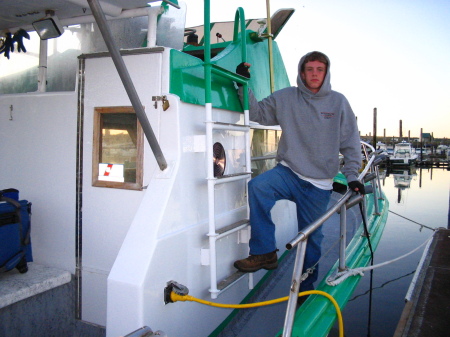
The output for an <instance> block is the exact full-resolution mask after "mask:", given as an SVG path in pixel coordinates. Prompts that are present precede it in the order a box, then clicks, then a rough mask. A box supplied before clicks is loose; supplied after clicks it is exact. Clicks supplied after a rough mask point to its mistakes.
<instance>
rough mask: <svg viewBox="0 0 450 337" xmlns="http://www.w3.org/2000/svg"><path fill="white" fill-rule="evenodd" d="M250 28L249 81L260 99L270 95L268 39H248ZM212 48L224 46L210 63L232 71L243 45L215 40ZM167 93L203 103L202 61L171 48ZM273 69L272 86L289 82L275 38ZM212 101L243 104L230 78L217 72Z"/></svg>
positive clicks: (236, 107) (229, 106) (223, 106)
mask: <svg viewBox="0 0 450 337" xmlns="http://www.w3.org/2000/svg"><path fill="white" fill-rule="evenodd" d="M251 32H252V31H246V36H247V38H246V43H247V62H249V63H250V64H251V65H252V70H251V74H252V75H251V76H252V77H251V79H250V80H249V81H248V86H249V88H251V89H252V91H253V93H254V94H255V97H256V99H258V100H261V99H263V98H265V97H267V96H269V95H270V76H269V67H268V62H261V60H267V59H268V55H269V54H268V53H269V52H268V47H267V43H264V42H262V43H260V42H255V41H253V40H251V39H250V37H249V35H250V33H251ZM211 48H212V49H215V48H225V49H223V50H222V51H221V52H220V53H219V54H218V55H217V56H215V57H214V58H213V59H212V60H211V63H212V64H214V65H215V66H218V67H221V68H224V69H226V70H228V71H230V72H233V73H234V72H235V70H236V66H237V65H238V64H239V63H241V62H242V61H241V60H242V52H241V51H242V46H241V45H240V40H239V41H238V42H226V43H223V42H221V43H217V44H212V45H211ZM202 50H204V47H202V46H186V48H185V51H186V52H189V51H202ZM170 53H171V54H170V57H171V60H170V64H171V68H170V89H169V91H170V93H172V94H175V95H177V96H179V97H180V99H181V100H182V101H183V102H186V103H192V104H199V105H204V104H205V82H204V81H205V77H204V69H203V62H202V60H201V59H199V58H197V57H194V56H192V55H189V54H187V53H184V52H181V51H178V50H174V49H172V50H171V51H170ZM273 53H274V65H275V69H277V71H276V73H275V90H278V89H282V88H285V87H288V86H290V83H289V79H288V76H287V73H286V70H285V67H284V63H283V59H282V56H281V53H280V51H279V49H278V46H277V44H276V42H275V41H274V43H273ZM211 80H212V86H211V101H212V102H211V103H212V105H213V107H215V108H219V109H227V110H232V111H242V110H243V108H242V105H241V102H240V101H239V97H238V95H237V94H236V88H235V86H234V83H233V80H231V79H227V78H223V77H222V76H219V75H217V74H212V77H211Z"/></svg>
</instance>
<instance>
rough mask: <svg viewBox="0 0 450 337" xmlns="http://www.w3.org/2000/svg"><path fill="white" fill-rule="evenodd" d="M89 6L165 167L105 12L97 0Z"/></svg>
mask: <svg viewBox="0 0 450 337" xmlns="http://www.w3.org/2000/svg"><path fill="white" fill-rule="evenodd" d="M87 1H88V3H89V7H90V8H91V11H92V14H93V15H94V18H95V21H96V22H97V25H98V28H99V29H100V32H101V33H102V36H103V39H104V40H105V43H106V46H107V47H108V51H109V53H110V54H111V58H112V60H113V62H114V65H115V66H116V69H117V72H118V73H119V76H120V79H121V80H122V83H123V86H124V88H125V90H126V92H127V94H128V97H129V99H130V101H131V104H132V105H133V108H134V111H135V112H136V116H137V118H138V119H139V122H140V123H141V126H142V130H143V131H144V134H145V136H146V137H147V141H148V143H149V144H150V147H151V149H152V151H153V154H154V155H155V158H156V161H157V163H158V165H159V168H160V169H161V170H164V169H166V168H167V162H166V159H165V158H164V155H163V153H162V151H161V148H160V146H159V144H158V140H157V139H156V137H155V134H154V133H153V130H152V127H151V125H150V122H149V121H148V118H147V115H146V114H145V111H144V108H143V107H142V103H141V100H140V99H139V96H138V94H137V92H136V88H135V87H134V84H133V81H132V80H131V77H130V74H129V73H128V70H127V67H126V66H125V62H124V61H123V58H122V55H120V52H119V48H117V46H116V44H115V42H114V40H113V38H112V34H111V30H110V29H109V26H108V24H107V22H106V17H105V14H104V13H103V11H102V8H101V6H100V4H99V2H98V0H87Z"/></svg>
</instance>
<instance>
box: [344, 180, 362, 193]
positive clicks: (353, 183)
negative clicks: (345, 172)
mask: <svg viewBox="0 0 450 337" xmlns="http://www.w3.org/2000/svg"><path fill="white" fill-rule="evenodd" d="M348 187H350V188H351V189H352V190H353V191H355V192H358V193H359V194H362V195H364V194H366V190H365V189H364V185H363V184H362V183H360V182H359V181H358V180H354V181H350V182H349V183H348Z"/></svg>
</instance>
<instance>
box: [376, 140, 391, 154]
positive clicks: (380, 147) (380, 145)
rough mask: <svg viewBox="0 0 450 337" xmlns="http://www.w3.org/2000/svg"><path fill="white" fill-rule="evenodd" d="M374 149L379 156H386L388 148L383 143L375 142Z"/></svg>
mask: <svg viewBox="0 0 450 337" xmlns="http://www.w3.org/2000/svg"><path fill="white" fill-rule="evenodd" d="M375 149H376V150H377V152H378V153H379V154H383V155H386V156H387V155H388V147H387V145H386V144H385V143H383V142H377V144H376V145H375Z"/></svg>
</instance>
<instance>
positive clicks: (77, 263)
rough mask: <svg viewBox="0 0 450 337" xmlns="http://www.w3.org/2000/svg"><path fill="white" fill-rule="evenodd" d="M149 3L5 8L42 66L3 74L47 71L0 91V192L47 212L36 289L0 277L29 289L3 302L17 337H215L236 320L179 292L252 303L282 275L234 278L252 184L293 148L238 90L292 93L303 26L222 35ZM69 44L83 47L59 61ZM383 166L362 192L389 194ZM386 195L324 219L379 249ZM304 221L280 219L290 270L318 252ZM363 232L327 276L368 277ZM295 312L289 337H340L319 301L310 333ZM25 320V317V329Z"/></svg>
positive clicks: (248, 27) (342, 200) (35, 228)
mask: <svg viewBox="0 0 450 337" xmlns="http://www.w3.org/2000/svg"><path fill="white" fill-rule="evenodd" d="M153 2H154V1H148V0H145V1H141V0H134V1H121V0H116V1H112V0H111V1H110V0H101V1H97V0H88V1H87V2H86V1H84V0H48V1H47V0H43V1H39V2H16V1H4V2H2V3H0V12H1V13H2V14H1V17H2V20H1V23H0V30H2V31H3V32H4V31H6V30H8V31H9V32H11V34H13V36H14V39H13V40H12V41H19V40H20V41H21V42H22V43H23V44H24V46H25V47H27V46H28V45H27V44H28V42H30V44H31V43H32V42H33V40H34V41H35V40H36V39H37V41H39V43H38V45H39V48H38V50H39V52H40V55H39V57H36V53H34V52H30V50H31V48H30V50H29V51H28V52H27V53H28V54H27V53H22V54H18V53H17V50H16V51H12V49H11V48H10V47H11V45H9V49H8V56H9V58H10V60H6V58H5V59H4V60H3V61H4V62H9V61H11V62H13V61H14V59H15V58H19V57H21V60H25V59H26V60H27V62H28V61H29V60H28V59H27V58H28V57H32V58H34V59H33V62H35V63H32V65H31V66H28V68H27V66H26V64H25V63H27V62H23V63H24V65H25V68H24V69H23V70H22V71H12V72H10V73H9V74H8V75H5V76H3V78H2V81H1V85H0V90H1V94H0V106H1V107H2V110H1V116H2V117H3V121H2V123H0V134H1V135H2V147H1V149H0V155H1V158H2V169H1V170H0V181H1V182H2V184H7V185H8V186H4V188H7V187H14V188H17V189H18V190H19V191H20V195H21V198H23V199H27V200H29V201H30V202H32V205H33V213H32V234H31V240H32V246H33V258H34V261H33V262H31V263H30V267H29V271H28V272H27V273H25V274H19V273H18V272H16V271H13V272H10V273H5V274H2V275H0V283H2V284H3V285H6V284H8V285H11V286H12V287H13V288H14V289H15V293H14V294H13V295H12V296H10V294H6V295H5V296H3V292H5V291H7V290H6V288H7V287H5V286H2V287H0V288H1V289H2V296H1V297H0V299H1V300H0V302H1V301H4V302H3V303H0V306H1V311H0V315H3V316H1V317H3V318H1V320H2V325H3V327H4V329H5V330H6V331H8V329H13V328H14V327H17V326H20V327H21V331H22V332H21V333H22V334H23V335H24V336H25V335H33V334H35V332H36V329H39V331H40V332H42V333H43V334H44V335H51V334H52V333H53V334H55V331H57V335H69V334H73V333H74V331H76V333H78V334H79V335H83V336H103V335H106V336H108V337H113V336H124V335H133V336H144V335H145V336H149V335H150V333H152V334H153V332H150V331H153V330H158V331H159V332H158V331H156V332H155V335H163V334H166V335H167V336H186V337H188V336H208V335H210V334H215V333H218V332H217V331H218V329H221V326H223V322H227V321H228V320H229V319H230V318H229V317H230V315H234V313H233V311H232V309H224V310H213V309H211V308H210V307H208V306H202V305H199V304H197V303H178V302H176V303H172V302H175V301H173V299H172V295H173V293H183V292H186V289H188V290H189V294H190V295H191V296H195V297H196V298H200V299H203V300H207V301H210V302H214V303H217V302H222V303H241V302H243V301H245V300H246V299H247V298H248V296H250V295H251V294H253V291H254V289H259V288H261V287H264V285H263V284H264V281H265V280H266V278H267V277H268V275H269V272H266V271H264V270H263V271H258V272H257V273H253V274H242V273H238V272H236V270H235V269H234V268H233V266H232V264H233V261H235V260H237V259H241V258H243V257H246V256H247V254H248V240H249V224H248V208H247V200H246V196H247V193H246V186H247V182H248V181H249V179H251V178H252V176H254V175H255V174H259V173H262V172H264V171H265V170H267V169H270V168H271V167H272V166H273V165H274V158H273V157H274V156H273V153H274V151H276V148H277V142H278V140H279V135H280V132H281V131H280V129H279V127H277V126H274V127H262V126H260V125H254V124H252V123H250V121H249V120H248V106H247V105H248V101H247V100H246V99H244V106H242V104H241V102H240V101H239V99H238V97H237V95H236V88H235V83H236V82H237V83H240V84H242V85H244V86H248V85H250V86H251V87H252V89H253V91H254V92H255V95H256V96H257V98H259V99H262V98H264V97H265V96H267V95H268V94H270V92H271V91H272V90H277V89H281V88H283V87H286V86H289V85H290V84H289V81H288V78H287V74H286V70H285V68H284V64H283V60H282V56H281V52H280V50H279V49H278V46H277V44H276V41H275V39H276V37H277V35H278V34H279V33H280V32H281V30H282V28H283V27H284V25H285V23H286V22H287V20H289V18H290V17H291V16H292V15H293V13H294V10H293V9H281V10H279V11H277V12H275V13H274V14H273V16H271V20H270V21H269V20H266V19H265V18H256V19H249V20H248V19H246V18H245V12H244V9H243V8H237V9H236V14H235V18H234V20H233V18H230V20H231V21H229V22H220V23H217V24H214V23H211V22H210V19H209V5H210V3H209V1H207V0H206V1H205V8H204V9H203V10H204V12H205V23H204V25H202V26H197V27H189V28H186V27H185V15H186V14H185V13H186V10H187V5H186V4H185V3H183V2H178V1H175V0H172V1H163V3H162V4H159V3H158V4H155V5H152V3H153ZM148 3H149V4H150V5H148ZM269 16H270V15H269ZM270 22H271V24H269V23H270ZM94 23H95V24H94ZM47 24H49V26H46V25H47ZM34 30H36V33H33V31H34ZM205 31H206V32H208V31H209V32H210V34H204V33H203V32H205ZM19 32H21V33H20V35H19ZM23 32H28V34H29V36H30V40H28V39H27V37H26V36H27V35H26V34H25V33H23ZM113 36H114V38H113ZM214 38H217V40H216V42H215V43H214V42H213V41H214ZM64 39H68V41H69V45H70V43H72V44H73V43H75V42H76V43H75V44H77V45H79V48H75V49H73V48H69V49H66V50H63V49H61V50H63V51H59V48H60V47H62V46H63V45H64V43H63V42H64V41H66V40H64ZM74 41H75V42H74ZM3 43H11V40H10V41H9V42H6V39H4V40H3ZM3 47H5V44H3ZM5 51H6V49H3V53H5ZM52 52H53V53H52ZM5 55H6V54H5ZM29 55H30V56H29ZM255 60H267V64H263V63H262V62H254V61H255ZM242 61H247V62H249V63H252V64H253V66H252V77H253V78H255V79H258V80H257V81H252V83H253V84H248V80H247V79H246V78H243V77H241V76H239V75H237V74H235V72H234V69H235V67H236V65H237V64H239V63H240V62H242ZM6 64H7V63H6ZM271 65H272V66H271ZM2 67H3V65H2ZM271 67H273V68H275V69H276V72H273V71H272V72H271V71H269V69H270V68H271ZM364 146H369V145H368V144H365V145H364ZM372 152H373V153H374V154H373V155H372V156H370V157H368V158H367V160H368V163H367V165H365V169H364V171H363V172H362V173H361V179H365V177H366V175H368V176H369V175H370V174H372V176H371V177H372V178H371V179H373V178H375V177H376V173H377V169H376V161H377V158H376V155H375V151H374V149H373V148H372ZM376 181H377V180H376V179H373V180H371V181H370V182H369V181H368V182H367V184H369V185H373V187H374V188H373V193H372V194H368V195H367V196H366V197H365V198H358V196H353V195H352V193H351V192H350V191H345V192H344V194H342V195H341V194H339V193H338V194H337V196H336V198H335V199H334V200H335V203H334V204H333V205H330V210H329V212H327V215H326V216H327V217H329V216H331V215H332V214H334V216H335V217H338V218H342V217H340V216H338V215H337V213H336V212H337V211H339V212H341V213H345V212H346V208H347V207H350V206H351V205H362V204H364V206H365V207H364V209H365V210H366V213H367V214H366V215H365V216H363V218H365V217H367V225H368V228H367V229H368V231H369V232H370V233H371V236H372V239H371V240H372V246H373V247H376V242H377V240H378V238H379V237H380V236H381V233H382V230H383V226H384V223H385V220H386V216H387V207H388V202H387V201H386V200H384V199H382V198H379V197H381V196H382V192H381V190H380V189H379V188H380V186H379V185H377V184H376ZM340 183H341V185H342V186H345V181H342V178H341V180H340ZM1 188H3V187H1ZM295 212H296V211H295V207H294V206H293V205H292V204H291V203H289V202H288V201H285V202H280V203H277V205H276V206H275V208H274V209H273V210H272V216H273V219H274V221H275V223H277V224H280V226H279V228H278V229H277V241H278V242H280V243H289V244H288V245H287V247H283V246H280V253H279V254H280V256H281V257H283V256H293V254H289V252H290V251H291V250H295V247H296V246H297V245H298V246H299V247H304V245H305V244H306V239H305V238H306V237H307V235H306V236H305V235H304V234H302V235H303V236H302V238H301V239H300V240H295V241H294V242H293V241H292V240H293V238H297V237H298V235H299V233H297V232H296V230H295V228H296V227H297V225H296V216H295V214H296V213H295ZM328 213H329V214H328ZM350 213H351V212H349V214H350ZM355 213H356V214H357V213H358V212H355ZM349 217H350V216H349ZM355 219H357V217H356V215H355ZM325 221H326V219H325V218H323V219H322V220H321V222H320V223H317V224H311V226H312V227H311V228H313V227H314V226H320V225H322V224H323V223H325ZM354 221H355V223H356V224H357V226H356V227H354V231H353V234H354V233H356V235H354V236H352V239H351V238H350V237H349V239H348V241H349V246H348V247H347V248H346V249H345V247H346V244H347V242H346V240H344V243H343V244H342V245H341V246H342V249H341V251H342V254H344V253H345V252H346V254H347V255H348V258H347V259H345V257H344V256H343V255H341V260H340V263H339V262H337V264H334V262H333V263H332V264H331V265H330V267H329V268H326V270H328V271H329V273H330V275H331V274H332V273H335V271H336V269H339V268H341V269H342V266H343V264H344V263H346V264H347V265H348V266H349V267H351V268H353V267H360V266H363V265H367V263H368V262H369V260H368V258H367V254H366V253H367V249H368V244H369V245H370V241H368V240H367V238H365V237H364V236H362V235H360V234H361V232H362V231H363V226H362V222H361V218H360V219H359V220H354ZM281 224H282V225H281ZM338 236H339V237H341V236H342V234H339V235H338ZM344 236H345V235H344ZM297 251H300V252H301V249H297ZM298 258H299V259H300V260H301V258H302V256H301V255H299V256H298ZM286 260H288V259H287V258H286ZM334 261H336V259H335V260H334ZM346 261H347V262H346ZM299 263H300V262H299ZM333 264H334V265H333ZM296 265H298V263H297V264H296ZM295 277H297V276H293V279H295ZM327 277H329V276H327ZM36 279H37V281H36ZM358 280H359V278H358V277H356V278H352V279H350V278H349V279H347V280H346V281H345V282H344V283H342V284H341V285H338V286H336V287H332V286H329V285H327V284H326V283H321V284H320V285H318V286H317V291H326V292H329V293H332V294H333V296H334V297H335V298H336V300H337V302H338V303H339V305H340V306H341V307H342V306H344V305H345V303H346V301H347V300H348V298H349V296H350V294H351V292H352V290H353V289H354V287H355V286H356V284H357V282H358ZM34 282H38V283H37V284H36V283H34ZM323 282H326V281H323ZM22 284H27V285H29V286H27V289H26V291H23V289H21V288H20V286H21V285H22ZM17 287H19V289H18V288H17ZM285 293H286V294H288V293H289V287H288V288H287V289H286V290H285ZM19 294H20V295H19ZM294 295H295V296H294ZM294 295H292V296H291V298H290V300H289V301H288V304H287V306H288V310H287V313H286V317H289V319H288V321H289V324H288V325H287V326H286V327H285V328H284V331H285V332H283V333H284V334H286V331H287V330H289V329H294V330H296V329H303V328H304V327H305V325H304V324H303V323H301V322H304V319H303V316H304V315H309V316H308V317H309V318H308V319H307V322H309V323H308V327H307V328H305V330H304V331H309V329H310V328H311V327H312V326H315V328H314V329H318V327H319V326H320V327H321V334H323V335H326V334H327V333H328V331H329V330H330V328H331V326H332V324H333V322H334V321H335V319H336V316H335V315H334V314H333V315H328V314H327V315H322V314H320V312H324V310H325V312H328V311H330V310H334V308H332V307H329V305H330V304H329V303H328V302H326V303H324V302H323V299H322V298H318V296H320V295H317V298H316V296H310V297H309V298H308V300H307V301H306V302H305V304H304V305H302V306H301V308H300V311H299V315H300V316H299V317H300V320H296V319H294V318H293V317H292V313H293V311H295V310H294V309H295V306H296V296H297V294H294ZM37 296H39V298H40V299H41V300H40V301H36V300H35V299H36V297H37ZM5 298H8V301H9V302H7V303H6V302H5V301H6V300H5ZM63 298H64V299H63ZM42 302H44V303H45V304H46V305H47V307H46V308H47V309H48V308H51V310H47V309H45V310H44V309H43V307H42V304H41V303H42ZM21 305H24V306H25V307H26V309H27V310H28V311H27V312H29V314H27V315H14V313H15V312H17V310H19V309H18V308H19V307H20V306H21ZM50 312H51V313H52V315H54V316H52V317H51V318H49V317H48V316H46V315H50ZM333 312H334V311H333ZM66 313H67V314H66ZM63 314H64V317H63V316H62V315H63ZM324 316H327V317H324ZM4 317H8V319H4ZM11 317H13V318H11ZM55 317H56V319H55ZM74 318H75V322H74V321H73V319H74ZM316 320H320V324H315V323H314V322H316ZM282 327H283V326H282V325H281V326H280V327H279V328H282ZM277 329H278V328H277ZM14 331H16V330H14ZM315 336H319V334H316V335H315Z"/></svg>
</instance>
